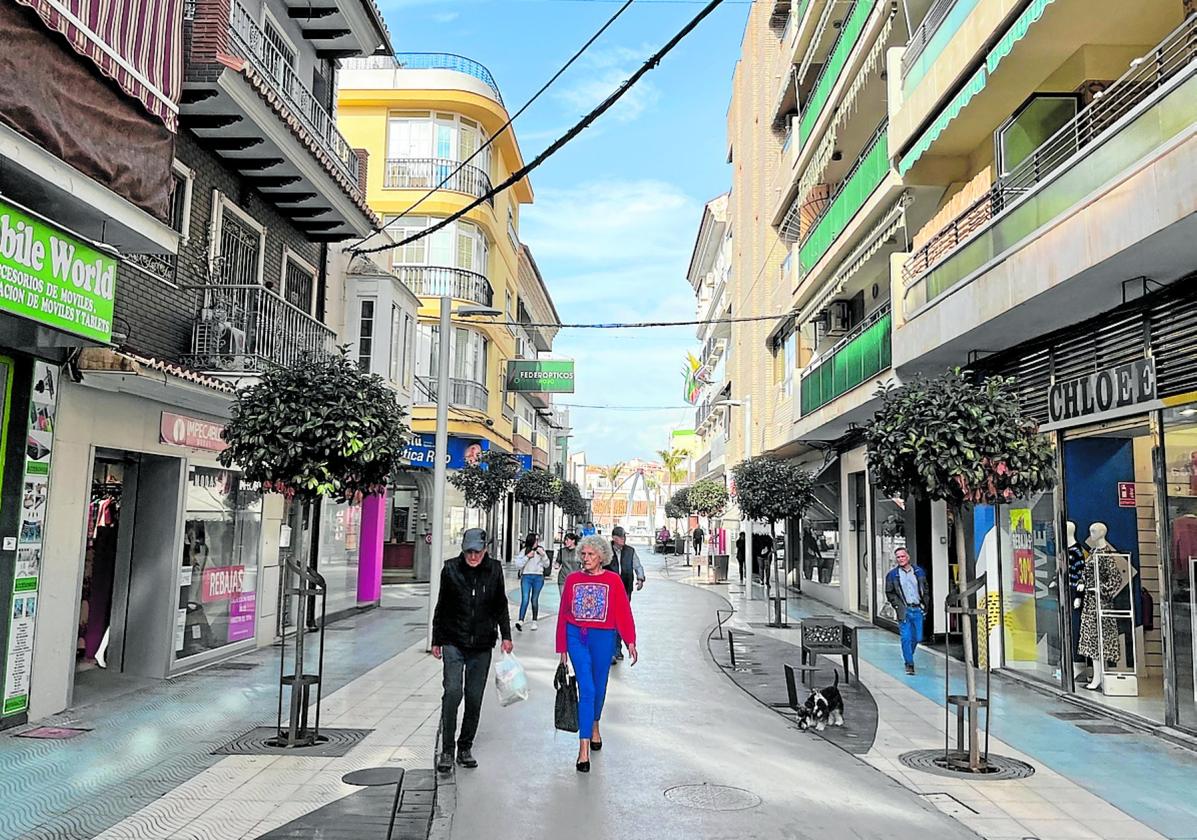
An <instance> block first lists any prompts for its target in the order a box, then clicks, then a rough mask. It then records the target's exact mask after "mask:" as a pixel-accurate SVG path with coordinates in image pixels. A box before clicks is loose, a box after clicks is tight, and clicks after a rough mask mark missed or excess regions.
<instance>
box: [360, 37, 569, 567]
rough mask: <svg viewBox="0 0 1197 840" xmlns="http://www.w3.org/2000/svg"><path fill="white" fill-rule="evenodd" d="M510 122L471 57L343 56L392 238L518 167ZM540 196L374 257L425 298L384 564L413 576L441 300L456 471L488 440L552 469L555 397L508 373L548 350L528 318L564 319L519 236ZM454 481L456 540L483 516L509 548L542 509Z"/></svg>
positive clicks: (425, 503)
mask: <svg viewBox="0 0 1197 840" xmlns="http://www.w3.org/2000/svg"><path fill="white" fill-rule="evenodd" d="M507 120H508V114H507V110H506V108H505V106H504V104H503V97H502V94H501V92H500V89H499V86H498V84H497V83H496V82H495V79H494V77H493V76H492V75H491V73H490V71H489V70H487V69H486V68H485V67H484V66H482V65H481V64H479V63H478V62H476V61H473V60H471V59H468V58H464V57H462V56H456V55H448V54H441V53H399V54H396V55H393V56H392V55H386V56H374V57H372V58H364V59H359V60H351V61H349V62H346V69H345V70H344V72H343V75H342V77H341V84H340V87H339V93H338V125H339V126H340V129H341V130H342V131H344V132H345V135H346V136H347V137H348V138H349V140H350V142H351V144H352V145H353V146H354V147H359V148H361V149H364V150H365V152H366V154H367V155H368V158H369V160H371V161H373V162H374V165H372V166H371V167H370V168H369V169H368V172H367V177H366V181H365V187H366V195H367V201H368V204H369V206H370V208H371V209H372V210H373V211H374V212H376V213H377V214H378V215H379V217H381V219H382V222H383V224H384V226H385V229H386V232H387V234H388V235H389V236H391V237H393V238H394V240H395V241H401V240H402V239H403V238H405V237H407V236H410V235H411V234H412V233H415V232H417V231H421V230H426V229H427V228H429V227H432V226H435V225H437V224H439V223H441V222H442V221H443V220H444V219H446V218H448V217H449V216H451V215H453V214H454V213H457V212H459V211H461V210H463V209H465V208H466V207H467V206H468V205H470V204H472V203H474V202H475V201H476V200H478V199H480V198H483V197H484V196H487V194H488V193H489V192H490V190H491V187H492V184H497V183H500V182H502V181H504V180H505V179H507V178H508V177H509V176H510V175H511V173H512V172H514V171H516V170H518V169H519V168H520V167H521V166H522V165H523V158H522V155H521V152H520V148H519V143H518V140H517V138H516V135H515V133H514V131H513V130H511V129H508V130H506V131H503V132H502V133H499V131H500V129H501V128H502V126H503V125H504V124H505V123H506V122H507ZM496 135H497V136H496ZM491 138H494V139H493V142H491V143H490V144H489V145H487V141H488V140H489V139H491ZM475 153H477V154H475ZM532 199H533V195H532V187H531V184H530V183H529V182H528V181H527V180H526V179H525V180H522V181H520V182H519V183H517V184H516V185H515V186H513V187H512V188H511V189H509V190H505V191H504V192H502V193H499V194H498V195H496V196H493V197H489V198H487V199H486V200H485V201H483V202H481V203H480V204H479V205H478V206H476V207H474V208H472V209H471V210H469V211H468V212H467V213H466V214H465V215H464V216H463V217H461V218H459V219H456V220H455V221H453V222H451V223H449V224H448V225H447V226H445V227H443V228H440V229H438V230H437V231H436V232H434V233H432V234H431V235H429V236H428V237H426V238H425V239H422V240H419V241H417V242H413V243H410V244H408V245H404V246H402V247H399V248H396V249H393V250H388V251H384V252H382V253H379V254H376V255H375V257H374V259H375V260H376V261H377V262H378V264H379V265H380V266H383V267H384V268H385V269H386V270H388V271H389V272H390V273H391V274H392V275H393V276H394V277H395V278H396V279H397V281H398V282H399V283H401V284H402V285H404V286H406V287H407V288H408V289H410V290H411V291H412V292H414V293H415V295H416V296H417V297H418V299H419V310H418V322H417V324H416V327H415V355H414V366H415V389H414V405H413V413H412V428H413V431H415V432H416V433H417V441H416V445H415V446H413V448H412V455H413V457H412V459H411V467H410V468H409V469H407V470H405V471H404V472H403V473H402V474H401V476H400V477H399V480H398V482H397V483H396V487H395V488H394V491H393V492H394V494H395V496H396V498H398V499H399V500H400V501H397V502H394V503H392V512H393V515H392V520H394V519H395V518H396V517H398V518H399V519H400V524H401V525H402V526H403V527H402V528H400V529H399V533H398V534H397V537H398V541H399V542H401V543H402V544H403V546H404V548H403V552H404V556H402V557H401V558H400V557H399V556H398V549H397V550H396V552H397V553H396V558H395V560H394V561H393V562H388V565H389V566H395V564H401V566H402V567H404V568H410V569H412V571H413V573H414V575H415V577H416V578H417V579H423V578H426V577H427V574H428V569H429V568H430V559H431V558H430V557H429V556H428V550H429V549H428V544H427V542H426V541H425V539H424V538H425V536H426V535H428V534H431V532H432V528H433V523H432V522H431V520H430V516H431V500H432V470H431V467H432V463H433V462H432V458H431V452H432V445H433V436H434V434H435V425H436V423H435V402H436V381H435V380H436V358H437V353H438V348H439V345H440V336H439V326H438V321H439V318H440V314H441V302H442V300H448V301H450V306H452V309H453V315H452V323H453V335H452V339H451V342H450V376H451V381H450V389H451V390H450V394H449V403H450V414H449V450H450V462H449V467H450V469H451V470H452V469H459V468H460V467H462V466H464V465H465V464H466V463H467V461H469V460H473V459H476V458H477V457H479V456H480V455H481V453H482V452H484V451H486V450H490V449H495V450H498V451H502V452H509V453H516V454H518V455H519V457H520V459H521V462H522V463H523V465H524V466H525V467H526V468H528V469H531V468H533V467H534V466H535V467H538V468H551V467H552V465H553V463H554V461H553V458H554V457H556V456H555V453H554V450H555V449H556V448H557V447H556V442H555V439H554V438H555V433H557V432H560V431H561V430H560V429H558V428H555V427H557V426H560V420H561V418H560V416H559V415H557V414H555V413H554V411H553V409H552V403H551V401H550V398H549V396H548V395H546V394H540V393H521V394H516V393H514V392H512V391H511V390H510V389H509V388H508V380H507V370H508V362H510V361H513V360H536V359H540V358H542V357H544V356H547V354H548V353H549V352H550V351H551V349H552V341H553V338H554V336H555V334H556V330H555V329H553V328H551V327H544V326H525V325H526V324H528V325H530V324H552V323H556V322H558V320H559V319H558V318H557V314H556V310H555V309H554V307H553V304H552V299H551V297H550V295H549V293H548V290H547V288H546V286H545V284H544V280H543V278H542V277H541V276H540V272H539V270H538V269H537V267H536V263H535V260H534V259H533V257H532V254H531V252H530V251H529V250H528V249H527V247H526V246H524V245H523V244H522V243H521V242H520V240H519V217H520V209H521V207H522V206H524V205H526V204H529V203H531V201H532ZM351 305H352V304H351ZM463 310H470V311H463ZM448 492H449V496H448V499H447V504H446V522H445V523H444V527H445V528H446V529H447V530H446V534H447V536H446V540H447V544H452V541H453V539H454V538H455V535H458V534H460V532H461V531H462V530H463V529H464V528H466V527H471V526H474V525H478V526H482V527H486V528H487V529H488V530H490V531H491V532H492V534H493V535H494V536H493V549H492V551H493V553H494V554H495V555H496V556H499V557H506V558H509V557H510V556H511V554H512V551H513V548H514V545H515V542H516V540H517V538H518V536H519V534H520V532H522V531H524V530H525V528H530V527H531V525H530V523H531V522H532V521H533V519H534V518H535V517H533V516H532V514H531V512H525V511H521V510H518V509H517V507H518V506H516V505H514V504H513V503H511V502H510V501H509V502H508V503H506V504H503V505H500V510H499V511H498V512H497V514H496V517H495V519H494V520H493V521H487V518H486V517H484V516H483V515H482V514H481V513H480V512H479V511H476V510H471V509H467V507H466V505H465V500H464V497H463V496H461V494H460V493H459V491H457V489H456V488H454V487H452V486H450V487H449V491H448ZM396 511H397V513H396ZM542 516H543V514H542ZM545 518H546V519H547V517H545ZM537 521H538V522H539V520H537Z"/></svg>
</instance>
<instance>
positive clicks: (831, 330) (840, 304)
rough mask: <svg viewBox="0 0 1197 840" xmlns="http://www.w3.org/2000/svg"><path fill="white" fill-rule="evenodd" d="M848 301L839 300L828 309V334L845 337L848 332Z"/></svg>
mask: <svg viewBox="0 0 1197 840" xmlns="http://www.w3.org/2000/svg"><path fill="white" fill-rule="evenodd" d="M848 321H849V315H848V301H846V300H837V301H835V302H834V303H832V304H831V305H830V306H829V307H827V334H828V335H844V334H845V333H846V332H848Z"/></svg>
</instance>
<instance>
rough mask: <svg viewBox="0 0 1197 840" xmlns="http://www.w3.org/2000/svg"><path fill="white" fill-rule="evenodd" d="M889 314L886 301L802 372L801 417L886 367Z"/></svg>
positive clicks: (888, 347) (888, 352)
mask: <svg viewBox="0 0 1197 840" xmlns="http://www.w3.org/2000/svg"><path fill="white" fill-rule="evenodd" d="M892 327H893V315H892V312H891V310H890V305H889V304H888V303H887V304H885V305H884V306H882V307H881V308H880V309H878V310H876V311H875V312H874V313H873V314H872V315H870V316H869V317H868V318H866V319H865V320H864V321H862V322H861V323H860V324H859V325H858V326H857V327H856V328H855V329H854V330H852V331H851V332H850V333H848V334H847V335H846V336H844V337H843V338H842V339H840V341H839V342H838V343H837V344H836V345H835V346H834V347H832V348H831V349H830V350H829V351H827V353H826V354H825V355H824V356H823V358H821V359H820V360H819V361H817V362H815V363H814V364H813V365H810V366H808V367H807V369H806V370H805V371H803V373H802V384H801V386H800V387H801V391H800V398H799V405H800V406H801V411H802V416H803V417H805V416H806V415H808V414H810V413H812V412H814V411H816V410H817V409H819V408H821V407H823V406H825V405H827V403H829V402H831V401H832V400H834V399H835V398H836V397H839V396H842V395H844V394H846V393H848V392H849V391H851V390H852V389H853V388H855V387H857V386H859V385H861V384H863V383H864V382H867V381H868V379H869V377H871V376H875V375H877V374H878V373H881V372H882V371H884V370H888V369H889V366H890V363H891V362H890V360H891V358H892V349H891V345H890V337H891V333H892Z"/></svg>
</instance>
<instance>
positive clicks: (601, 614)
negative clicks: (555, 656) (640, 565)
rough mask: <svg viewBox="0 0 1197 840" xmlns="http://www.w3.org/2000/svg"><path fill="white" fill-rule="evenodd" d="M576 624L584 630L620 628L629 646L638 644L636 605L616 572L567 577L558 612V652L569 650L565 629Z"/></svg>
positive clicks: (620, 634)
mask: <svg viewBox="0 0 1197 840" xmlns="http://www.w3.org/2000/svg"><path fill="white" fill-rule="evenodd" d="M567 624H575V625H577V626H578V627H581V628H583V629H594V630H617V631H619V636H620V638H622V639H623V640H624V642H626V643H627V644H629V645H634V644H636V622H635V620H633V618H632V604H631V602H630V601H629V600H628V593H627V592H626V591H625V590H624V588H623V580H622V579H621V578H620V577H619V575H617V574H615V572H603V573H602V574H601V575H588V574H586V573H585V572H574V573H572V574H571V575H570V576H569V577H567V578H566V579H565V588H564V590H563V591H562V593H561V609H560V610H558V611H557V652H558V653H565V628H566V625H567Z"/></svg>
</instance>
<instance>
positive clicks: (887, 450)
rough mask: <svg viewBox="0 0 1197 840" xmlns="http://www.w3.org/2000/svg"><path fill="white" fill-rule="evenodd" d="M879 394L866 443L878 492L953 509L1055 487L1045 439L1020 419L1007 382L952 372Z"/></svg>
mask: <svg viewBox="0 0 1197 840" xmlns="http://www.w3.org/2000/svg"><path fill="white" fill-rule="evenodd" d="M878 395H879V396H880V397H881V407H880V409H879V410H878V411H877V413H876V415H875V416H874V417H873V420H872V421H871V422H870V423H869V424H868V426H867V427H866V428H865V438H866V440H867V442H868V453H869V454H868V460H869V472H870V474H871V475H872V478H873V481H874V482H875V483H876V484H877V486H878V488H879V489H880V490H881V491H882V492H884V493H887V494H889V495H893V496H905V495H906V494H910V495H913V496H915V497H918V498H925V499H932V500H941V501H944V502H946V503H947V504H948V505H949V506H950V507H953V508H960V507H962V506H963V505H969V504H988V505H993V504H1003V503H1006V502H1010V501H1013V500H1014V499H1025V498H1029V497H1031V496H1033V495H1035V494H1036V493H1041V492H1043V491H1045V490H1049V489H1050V488H1051V487H1053V486H1054V485H1055V483H1056V469H1055V455H1054V453H1053V450H1052V445H1051V441H1050V440H1048V439H1047V438H1046V437H1044V436H1042V435H1040V434H1039V431H1038V427H1037V424H1036V423H1035V422H1034V421H1033V420H1031V419H1028V418H1026V417H1024V416H1023V415H1022V414H1021V412H1020V410H1019V401H1018V392H1017V390H1016V388H1015V383H1014V380H1013V379H1005V378H1002V377H993V378H991V379H988V380H986V381H985V382H982V383H977V382H974V381H973V379H972V377H971V376H970V375H969V374H965V373H962V372H961V371H960V370H959V369H957V370H953V371H949V372H947V373H944V374H942V375H940V376H937V377H934V378H930V379H927V378H919V379H915V380H913V381H912V382H909V383H907V384H905V385H902V386H893V385H890V386H882V387H881V388H880V389H879V391H878Z"/></svg>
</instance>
